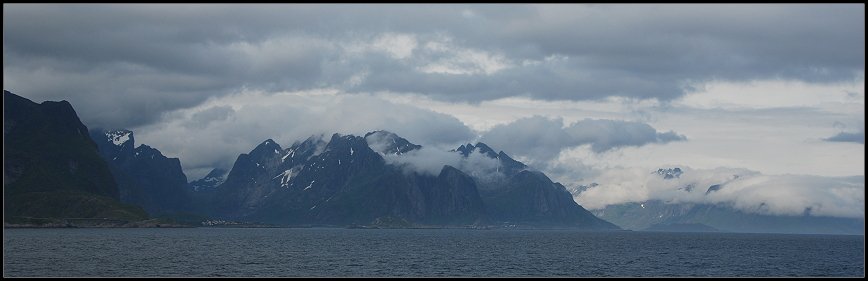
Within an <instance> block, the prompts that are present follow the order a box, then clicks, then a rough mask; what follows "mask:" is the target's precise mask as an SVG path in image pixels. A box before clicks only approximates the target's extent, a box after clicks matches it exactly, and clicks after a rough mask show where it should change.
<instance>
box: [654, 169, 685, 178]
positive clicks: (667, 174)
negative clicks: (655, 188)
mask: <svg viewBox="0 0 868 281" xmlns="http://www.w3.org/2000/svg"><path fill="white" fill-rule="evenodd" d="M683 173H684V172H682V171H681V168H673V169H662V168H661V169H657V174H659V175H661V176H663V179H667V180H668V179H673V178H679V177H681V174H683Z"/></svg>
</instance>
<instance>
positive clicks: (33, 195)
mask: <svg viewBox="0 0 868 281" xmlns="http://www.w3.org/2000/svg"><path fill="white" fill-rule="evenodd" d="M3 125H4V126H3V194H4V196H3V199H4V215H7V216H22V217H42V218H60V217H81V218H89V217H112V218H124V219H145V218H147V213H145V212H144V210H142V209H141V208H140V207H138V206H134V205H126V204H122V203H120V202H118V199H120V192H119V191H118V187H117V183H116V182H115V179H114V177H113V176H112V173H111V171H110V169H109V166H108V164H107V163H106V161H105V160H103V159H102V158H101V157H100V155H99V152H98V148H97V144H96V143H95V142H94V141H93V140H91V138H90V136H89V135H88V130H87V127H86V126H84V124H82V123H81V121H80V120H79V118H78V115H77V114H76V113H75V110H74V109H73V108H72V105H70V104H69V103H68V102H66V101H60V102H53V101H46V102H43V103H41V104H37V103H34V102H32V101H30V100H28V99H25V98H23V97H21V96H18V95H15V94H13V93H11V92H9V91H4V93H3Z"/></svg>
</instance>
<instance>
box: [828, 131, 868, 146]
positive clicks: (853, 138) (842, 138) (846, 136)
mask: <svg viewBox="0 0 868 281" xmlns="http://www.w3.org/2000/svg"><path fill="white" fill-rule="evenodd" d="M823 140H824V141H832V142H854V143H861V144H865V132H856V133H848V132H840V133H838V134H837V135H834V136H832V137H828V138H825V139H823Z"/></svg>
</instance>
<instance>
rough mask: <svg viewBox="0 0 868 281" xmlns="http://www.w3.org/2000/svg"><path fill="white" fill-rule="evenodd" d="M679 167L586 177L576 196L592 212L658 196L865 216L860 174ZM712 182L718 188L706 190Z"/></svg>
mask: <svg viewBox="0 0 868 281" xmlns="http://www.w3.org/2000/svg"><path fill="white" fill-rule="evenodd" d="M661 168H663V169H670V168H672V167H661ZM680 168H681V170H682V171H683V173H682V174H681V175H680V176H679V177H677V178H671V179H664V178H663V177H662V176H661V175H659V174H657V173H656V172H655V170H651V169H643V168H638V167H634V168H613V169H607V170H603V171H599V173H598V174H596V175H594V176H592V177H589V178H587V179H585V180H584V182H585V183H586V185H589V184H590V183H592V182H593V183H597V184H599V185H597V186H593V187H589V188H587V189H586V190H584V191H583V192H581V193H579V194H578V195H577V196H575V199H576V202H577V203H579V204H580V205H582V206H583V207H585V208H588V209H591V210H595V209H602V208H604V207H605V206H607V205H611V204H622V203H628V202H643V201H647V200H661V201H663V202H665V203H699V204H719V203H722V204H726V205H729V206H732V207H734V208H735V209H738V210H741V211H744V212H748V213H757V214H766V215H788V216H801V215H805V214H808V215H811V216H832V217H852V218H863V217H864V215H865V195H864V194H865V183H864V176H851V177H822V176H812V175H792V174H785V175H763V174H762V173H759V172H756V171H751V170H747V169H733V168H716V169H710V170H694V169H691V168H689V167H680ZM713 185H721V186H722V187H721V188H720V189H718V190H716V191H711V192H709V188H710V187H711V186H713ZM572 188H573V189H575V188H576V187H572ZM706 193H707V194H706Z"/></svg>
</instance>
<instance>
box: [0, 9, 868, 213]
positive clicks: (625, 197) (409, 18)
mask: <svg viewBox="0 0 868 281" xmlns="http://www.w3.org/2000/svg"><path fill="white" fill-rule="evenodd" d="M3 88H4V89H5V90H8V91H11V92H13V93H15V94H17V95H20V96H23V97H25V98H28V99H30V100H32V101H34V102H42V101H46V100H53V101H58V100H67V101H69V102H70V103H71V104H72V105H73V107H74V108H75V109H76V111H77V113H78V115H79V117H80V118H81V120H82V122H83V123H84V124H85V125H86V126H88V127H89V128H103V129H129V130H132V131H134V133H135V140H136V145H139V144H146V145H149V146H151V147H154V148H157V149H159V150H160V151H161V152H162V153H163V154H164V155H166V156H167V157H173V158H179V159H180V161H181V164H182V167H183V169H184V172H185V174H186V175H187V177H188V180H189V181H193V180H196V179H199V178H201V177H204V176H205V175H206V174H207V173H208V172H209V171H210V170H211V169H213V168H224V169H229V168H231V167H232V164H233V163H234V161H235V159H236V158H237V157H238V155H239V154H242V153H248V152H250V151H251V150H252V149H253V148H254V147H256V145H258V144H260V143H262V142H263V141H265V140H267V139H273V140H274V141H275V142H277V143H278V144H280V145H281V146H282V147H283V148H287V147H289V146H290V145H292V144H293V143H294V142H295V141H303V140H305V139H307V138H308V137H310V136H312V135H316V136H318V135H323V136H331V135H332V134H334V133H339V134H342V135H348V134H353V135H364V134H365V133H367V132H371V131H375V130H386V131H390V132H393V133H396V134H398V135H399V136H401V137H403V138H405V139H407V140H409V141H410V142H412V143H415V144H420V145H423V147H425V148H426V150H425V151H426V152H425V153H431V154H420V155H415V157H419V159H431V161H439V160H438V159H449V160H448V161H454V158H450V157H445V158H440V157H434V156H435V155H438V154H437V153H434V152H431V151H448V150H451V149H455V148H457V147H458V146H460V145H462V144H467V143H472V144H475V143H476V142H480V141H481V142H484V143H485V144H487V145H488V146H490V147H492V148H493V149H495V150H496V151H504V152H505V153H507V154H508V155H510V156H512V157H513V158H515V159H517V160H519V161H522V162H524V163H525V164H528V165H529V166H530V167H532V168H534V169H537V170H541V171H543V172H545V173H546V174H547V175H548V176H549V177H550V178H552V180H554V181H558V182H561V183H563V184H564V185H565V186H566V187H567V188H568V189H570V190H575V189H577V188H579V187H581V186H589V185H591V184H592V183H593V184H596V185H595V186H594V187H590V188H587V189H586V190H585V191H583V192H581V193H576V196H575V197H574V198H575V200H576V202H578V203H579V204H581V205H582V206H584V207H586V208H588V209H599V208H603V207H605V206H606V205H609V204H618V203H625V202H641V201H643V200H650V199H658V200H663V201H665V202H705V203H721V202H723V203H728V204H731V205H733V206H736V207H737V208H740V209H742V210H746V211H750V212H757V213H770V214H790V215H798V214H803V213H810V214H811V215H815V216H838V217H862V218H864V205H865V202H864V175H865V173H864V170H865V156H864V155H865V144H864V143H865V141H864V139H865V137H864V135H865V91H864V88H865V6H864V4H828V5H826V4H804V5H796V4H768V5H766V4H762V5H761V4H721V5H712V4H694V5H681V4H659V5H658V4H654V5H652V4H613V5H585V4H565V5H554V4H540V5H533V4H527V5H525V4H521V5H519V4H508V5H507V4H494V5H481V4H440V5H422V4H408V5H398V4H360V5H350V4H326V5H316V4H278V5H270V4H227V5H212V4H209V5H204V4H161V5H158V4H141V5H134V4H4V5H3ZM390 161H398V162H400V160H395V159H392V160H390ZM443 161H446V160H443ZM443 163H448V162H443ZM431 164H432V165H428V167H437V165H439V164H440V162H432V163H431ZM676 167H678V168H680V169H682V170H683V171H684V173H683V174H682V175H681V177H679V178H677V179H672V180H667V181H662V180H661V179H660V176H659V175H658V174H657V173H656V171H657V170H658V169H672V168H676ZM721 183H726V185H725V188H723V189H721V190H720V192H716V193H714V194H712V196H700V195H704V194H699V193H702V192H699V193H688V192H683V191H684V189H683V187H684V186H687V185H695V186H699V187H698V188H700V189H706V188H707V187H708V186H711V185H714V184H721Z"/></svg>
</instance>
